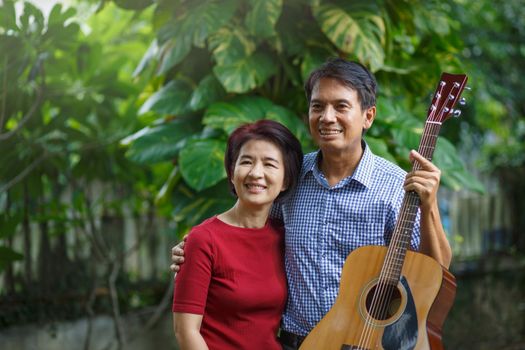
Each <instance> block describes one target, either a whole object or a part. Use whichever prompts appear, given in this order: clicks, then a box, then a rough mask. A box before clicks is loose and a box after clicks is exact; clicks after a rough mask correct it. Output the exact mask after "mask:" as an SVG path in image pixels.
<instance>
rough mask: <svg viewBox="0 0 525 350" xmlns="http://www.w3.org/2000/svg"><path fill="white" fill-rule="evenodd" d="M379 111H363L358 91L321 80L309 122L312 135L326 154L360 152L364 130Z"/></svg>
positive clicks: (310, 110) (310, 108) (371, 108)
mask: <svg viewBox="0 0 525 350" xmlns="http://www.w3.org/2000/svg"><path fill="white" fill-rule="evenodd" d="M375 112H376V108H375V107H370V108H368V109H367V110H364V111H363V110H362V109H361V104H360V102H359V98H358V95H357V91H355V90H354V89H352V88H350V87H347V86H345V85H343V84H342V83H340V82H339V81H338V80H336V79H333V78H321V79H320V80H319V81H318V82H317V83H316V84H315V85H314V88H313V90H312V97H311V100H310V107H309V110H308V119H309V124H310V133H311V134H312V137H313V139H314V140H315V142H316V143H317V144H318V145H319V147H320V148H321V150H322V151H324V152H336V153H344V152H355V151H356V149H357V147H358V149H361V137H362V132H363V129H368V128H369V127H370V126H371V125H372V123H373V121H374V117H375Z"/></svg>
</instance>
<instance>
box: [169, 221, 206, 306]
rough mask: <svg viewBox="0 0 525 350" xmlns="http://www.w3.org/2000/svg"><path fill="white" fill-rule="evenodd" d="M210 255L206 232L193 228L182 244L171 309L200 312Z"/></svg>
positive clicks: (204, 296)
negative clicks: (181, 257) (182, 258)
mask: <svg viewBox="0 0 525 350" xmlns="http://www.w3.org/2000/svg"><path fill="white" fill-rule="evenodd" d="M213 257H214V254H213V242H212V239H211V235H210V233H209V232H208V231H206V230H202V229H201V230H199V229H195V228H194V229H193V230H192V232H191V233H190V234H189V235H188V238H187V240H186V244H185V245H184V258H185V259H184V264H182V265H181V269H180V271H179V272H178V273H177V276H176V278H175V281H174V283H175V288H174V292H173V306H172V311H173V312H185V313H192V314H197V315H203V314H204V310H205V307H206V299H207V296H208V288H209V285H210V280H211V274H212V266H213Z"/></svg>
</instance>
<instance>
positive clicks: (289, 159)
mask: <svg viewBox="0 0 525 350" xmlns="http://www.w3.org/2000/svg"><path fill="white" fill-rule="evenodd" d="M251 140H263V141H268V142H271V143H273V144H274V145H275V146H277V148H279V150H280V151H281V154H282V157H283V165H284V185H285V186H286V190H285V191H282V192H281V193H280V194H279V196H277V198H276V200H281V199H283V198H285V197H286V196H287V195H288V194H289V193H291V192H293V190H294V189H295V187H296V186H297V181H298V179H299V174H300V172H301V166H302V164H303V151H302V149H301V143H300V142H299V140H298V139H297V138H296V137H295V136H294V134H292V132H291V131H290V130H288V128H286V127H285V126H284V125H282V124H280V123H278V122H276V121H273V120H267V119H262V120H259V121H256V122H254V123H249V124H243V125H241V126H239V127H238V128H237V129H235V130H234V131H233V133H232V134H231V135H230V137H229V138H228V144H227V147H226V154H225V156H224V167H225V169H226V174H227V176H228V180H229V181H228V182H229V185H230V189H231V191H232V193H233V194H234V195H237V193H235V187H234V186H233V183H232V179H233V173H234V170H235V163H236V162H237V158H239V153H240V151H241V148H242V146H243V145H244V144H245V143H246V142H248V141H251Z"/></svg>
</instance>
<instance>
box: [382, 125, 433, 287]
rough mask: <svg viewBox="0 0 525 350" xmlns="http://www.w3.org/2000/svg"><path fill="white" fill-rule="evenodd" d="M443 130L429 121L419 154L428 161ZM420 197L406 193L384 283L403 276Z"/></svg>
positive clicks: (391, 282) (390, 282)
mask: <svg viewBox="0 0 525 350" xmlns="http://www.w3.org/2000/svg"><path fill="white" fill-rule="evenodd" d="M440 129H441V123H440V122H435V121H427V122H426V123H425V128H424V131H423V136H422V137H421V141H420V143H419V148H418V152H419V154H421V155H422V156H423V157H425V158H426V159H428V160H432V155H433V154H434V149H435V148H436V142H437V138H438V135H439V131H440ZM420 168H421V165H420V164H419V163H418V162H417V161H416V162H414V165H413V167H412V171H415V170H418V169H420ZM419 203H420V202H419V196H418V195H417V193H415V192H405V195H404V197H403V203H402V204H401V210H400V212H399V217H398V220H397V223H396V226H395V229H394V233H393V235H392V239H391V241H390V245H389V247H388V252H387V255H386V258H385V263H384V266H383V271H382V273H381V276H382V277H381V278H382V279H383V282H386V283H388V284H393V285H396V284H397V282H398V281H399V278H400V276H401V270H402V268H403V262H404V261H405V255H406V251H407V249H408V247H409V245H410V240H411V238H412V232H413V230H414V224H415V221H416V216H417V210H418V208H419Z"/></svg>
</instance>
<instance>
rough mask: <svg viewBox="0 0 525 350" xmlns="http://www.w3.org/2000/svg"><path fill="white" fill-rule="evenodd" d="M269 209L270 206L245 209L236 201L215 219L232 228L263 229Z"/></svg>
mask: <svg viewBox="0 0 525 350" xmlns="http://www.w3.org/2000/svg"><path fill="white" fill-rule="evenodd" d="M270 208H271V205H270V206H264V207H262V208H257V209H254V208H247V207H246V206H245V205H243V204H242V203H240V202H239V201H237V203H235V205H234V206H233V207H232V208H230V209H229V210H227V211H225V212H224V213H222V214H219V215H217V217H218V218H219V219H220V220H221V221H223V222H225V223H227V224H228V225H232V226H237V227H243V228H263V227H264V226H265V225H266V221H267V220H268V215H269V213H270Z"/></svg>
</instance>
